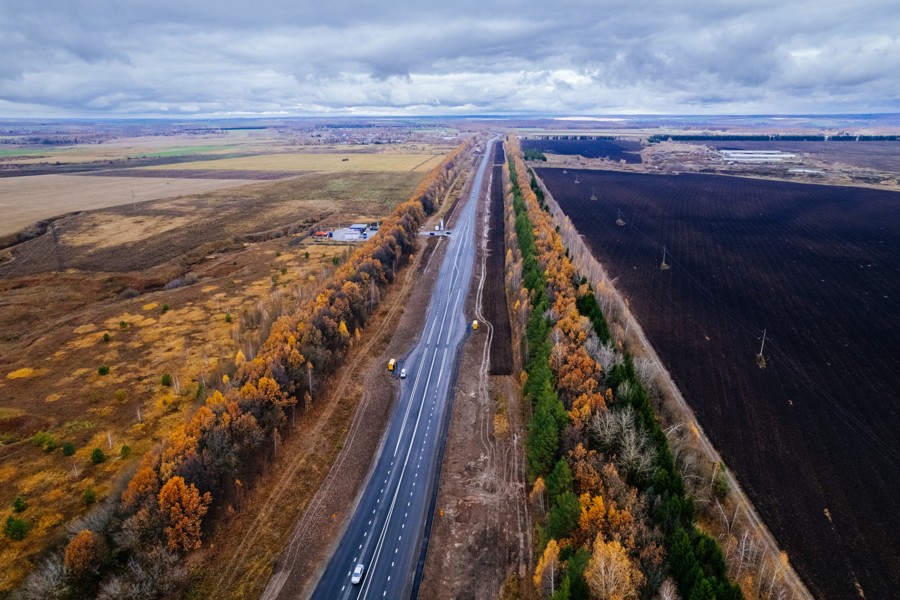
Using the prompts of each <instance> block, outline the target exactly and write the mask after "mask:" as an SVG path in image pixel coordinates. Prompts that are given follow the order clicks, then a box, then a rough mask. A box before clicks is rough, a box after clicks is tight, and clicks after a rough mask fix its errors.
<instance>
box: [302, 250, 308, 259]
mask: <svg viewBox="0 0 900 600" xmlns="http://www.w3.org/2000/svg"><path fill="white" fill-rule="evenodd" d="M303 258H305V259H307V260H308V259H309V252H304V253H303Z"/></svg>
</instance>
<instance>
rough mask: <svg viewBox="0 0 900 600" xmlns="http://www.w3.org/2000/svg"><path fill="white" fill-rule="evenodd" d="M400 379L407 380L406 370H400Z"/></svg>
mask: <svg viewBox="0 0 900 600" xmlns="http://www.w3.org/2000/svg"><path fill="white" fill-rule="evenodd" d="M400 379H406V369H400Z"/></svg>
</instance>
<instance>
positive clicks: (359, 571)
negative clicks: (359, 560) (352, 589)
mask: <svg viewBox="0 0 900 600" xmlns="http://www.w3.org/2000/svg"><path fill="white" fill-rule="evenodd" d="M365 570H366V566H365V565H356V568H355V569H353V575H352V576H351V577H350V583H352V584H353V585H358V584H359V582H360V581H362V577H363V571H365Z"/></svg>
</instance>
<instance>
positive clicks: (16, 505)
mask: <svg viewBox="0 0 900 600" xmlns="http://www.w3.org/2000/svg"><path fill="white" fill-rule="evenodd" d="M26 508H28V503H27V502H25V499H24V498H22V496H16V499H15V500H13V512H17V513H20V512H25V509H26Z"/></svg>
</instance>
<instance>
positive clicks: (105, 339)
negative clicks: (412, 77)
mask: <svg viewBox="0 0 900 600" xmlns="http://www.w3.org/2000/svg"><path fill="white" fill-rule="evenodd" d="M109 340H110V337H109V334H108V333H104V334H103V342H104V343H105V344H108V343H109Z"/></svg>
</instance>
